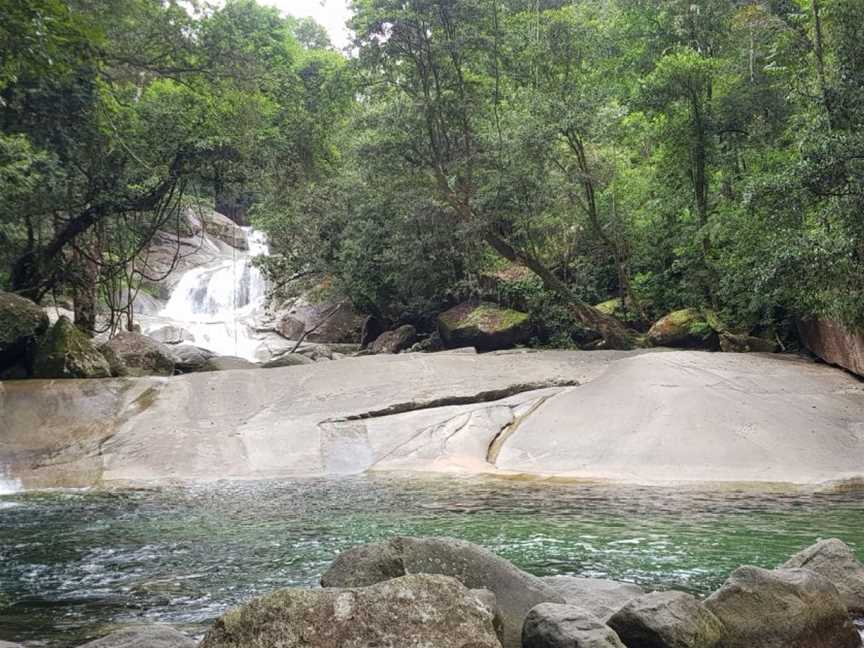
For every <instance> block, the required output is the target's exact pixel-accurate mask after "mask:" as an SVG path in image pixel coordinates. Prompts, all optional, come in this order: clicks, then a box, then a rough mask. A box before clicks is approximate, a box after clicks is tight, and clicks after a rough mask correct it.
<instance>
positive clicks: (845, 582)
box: [783, 538, 864, 616]
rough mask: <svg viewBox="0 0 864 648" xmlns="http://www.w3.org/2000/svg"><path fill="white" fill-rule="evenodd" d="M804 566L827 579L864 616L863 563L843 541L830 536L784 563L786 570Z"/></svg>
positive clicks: (853, 610) (847, 603)
mask: <svg viewBox="0 0 864 648" xmlns="http://www.w3.org/2000/svg"><path fill="white" fill-rule="evenodd" d="M798 567H803V568H806V569H809V570H811V571H814V572H816V573H817V574H821V575H822V576H824V577H825V578H827V579H828V580H829V581H831V583H833V585H834V587H836V588H837V591H838V592H839V593H840V598H841V599H842V600H843V604H844V605H845V606H846V609H848V610H849V612H850V613H852V614H854V615H855V616H864V565H862V564H861V561H859V560H858V558H857V557H856V556H855V552H854V551H852V549H851V548H850V547H849V545H847V544H846V543H845V542H843V541H842V540H838V539H837V538H829V539H828V540H822V541H820V542H817V543H816V544H814V545H812V546H810V547H807V548H806V549H804V550H802V551H800V552H798V553H797V554H795V555H794V556H792V558H790V559H789V560H788V561H786V562H785V563H784V564H783V568H784V569H794V568H798Z"/></svg>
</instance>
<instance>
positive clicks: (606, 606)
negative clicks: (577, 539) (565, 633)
mask: <svg viewBox="0 0 864 648" xmlns="http://www.w3.org/2000/svg"><path fill="white" fill-rule="evenodd" d="M541 580H542V581H543V582H544V583H546V584H547V585H549V586H550V587H551V588H552V589H554V590H555V591H556V592H558V593H559V594H560V595H561V596H563V597H564V600H565V601H567V604H568V605H575V606H578V607H581V608H584V609H585V610H587V611H588V612H590V613H591V614H593V615H594V616H596V617H597V618H598V619H600V620H601V621H603V622H604V623H605V622H608V620H609V617H611V616H612V615H613V614H615V613H616V612H617V611H618V610H620V609H621V608H622V607H624V606H625V605H626V604H627V603H629V602H630V601H632V600H633V599H635V598H638V597H639V596H642V595H643V594H645V590H643V589H642V588H641V587H639V586H638V585H634V584H633V583H619V582H618V581H612V580H605V579H603V578H581V577H579V576H545V577H543V578H541Z"/></svg>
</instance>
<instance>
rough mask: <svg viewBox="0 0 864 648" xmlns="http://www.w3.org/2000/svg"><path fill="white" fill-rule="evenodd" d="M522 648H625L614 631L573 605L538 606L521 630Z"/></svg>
mask: <svg viewBox="0 0 864 648" xmlns="http://www.w3.org/2000/svg"><path fill="white" fill-rule="evenodd" d="M522 646H523V648H626V646H624V644H623V643H621V639H619V638H618V635H617V634H615V631H614V630H612V628H610V627H609V626H607V625H606V624H605V623H603V622H601V621H600V620H599V619H598V618H597V617H596V616H594V615H593V614H591V613H590V612H589V611H587V610H585V609H583V608H580V607H578V606H575V605H560V604H558V603H541V604H540V605H538V606H536V607H534V608H531V611H530V612H529V613H528V617H527V618H526V619H525V625H524V627H523V628H522Z"/></svg>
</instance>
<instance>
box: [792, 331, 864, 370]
mask: <svg viewBox="0 0 864 648" xmlns="http://www.w3.org/2000/svg"><path fill="white" fill-rule="evenodd" d="M798 335H799V336H800V338H801V342H803V344H804V346H805V347H806V348H807V349H808V350H809V351H810V352H811V353H813V354H815V355H817V356H819V357H820V358H821V359H822V360H824V361H825V362H827V363H828V364H832V365H837V366H838V367H843V368H844V369H846V370H847V371H851V372H852V373H854V374H858V375H859V376H864V331H860V330H854V329H850V328H847V327H845V326H843V325H842V324H840V323H838V322H834V321H831V320H826V319H805V320H801V321H799V322H798Z"/></svg>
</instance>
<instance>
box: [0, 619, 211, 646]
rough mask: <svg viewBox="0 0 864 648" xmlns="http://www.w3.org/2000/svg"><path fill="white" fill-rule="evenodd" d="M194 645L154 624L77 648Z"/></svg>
mask: <svg viewBox="0 0 864 648" xmlns="http://www.w3.org/2000/svg"><path fill="white" fill-rule="evenodd" d="M195 645H196V644H195V641H194V640H192V639H190V638H189V637H187V636H186V635H184V634H182V633H181V632H178V631H177V630H174V629H173V628H171V627H169V626H165V625H158V624H154V625H145V626H135V627H129V628H123V629H122V630H118V631H116V632H112V633H111V634H109V635H108V636H107V637H102V638H101V639H97V640H96V641H91V642H89V643H86V644H84V645H83V646H79V648H195ZM0 648H2V646H0Z"/></svg>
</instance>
